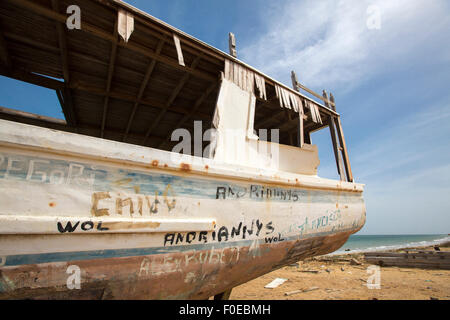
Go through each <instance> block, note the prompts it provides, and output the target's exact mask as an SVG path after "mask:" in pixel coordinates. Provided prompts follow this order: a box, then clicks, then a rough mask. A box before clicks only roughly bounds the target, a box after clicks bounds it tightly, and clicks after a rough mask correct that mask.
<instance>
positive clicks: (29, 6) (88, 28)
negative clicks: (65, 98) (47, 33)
mask: <svg viewBox="0 0 450 320" xmlns="http://www.w3.org/2000/svg"><path fill="white" fill-rule="evenodd" d="M3 1H8V2H11V3H13V4H14V5H16V6H20V7H22V8H24V9H26V10H29V11H32V12H34V13H36V14H39V15H41V16H43V17H46V18H48V19H51V20H55V21H58V22H59V23H63V24H65V23H66V19H67V16H66V15H63V14H59V13H57V12H55V11H53V10H51V9H48V8H46V7H44V6H42V5H40V4H37V3H34V2H32V1H30V0H3ZM81 31H82V32H87V33H90V34H92V35H94V36H96V37H98V38H101V39H103V40H107V41H110V42H118V45H119V46H121V47H124V48H127V49H129V50H132V51H134V52H136V53H139V54H141V55H143V56H146V57H149V58H152V59H155V60H157V61H158V62H162V63H165V64H167V65H169V66H171V67H173V68H175V69H178V70H181V71H184V72H188V73H190V74H191V75H193V76H196V77H199V78H202V79H205V80H208V81H211V82H215V81H216V78H215V77H214V76H211V75H210V74H208V73H206V72H203V71H200V70H195V69H192V68H191V67H183V66H180V65H179V64H178V60H175V59H173V58H170V57H167V56H163V55H160V54H156V52H154V51H151V50H149V49H148V48H146V47H143V46H141V45H138V44H136V43H133V42H132V41H130V42H128V43H124V42H123V41H120V42H119V40H118V38H117V37H115V36H114V33H108V32H105V31H104V30H102V29H100V28H98V27H96V26H93V25H91V24H89V23H88V22H86V21H83V27H82V28H81Z"/></svg>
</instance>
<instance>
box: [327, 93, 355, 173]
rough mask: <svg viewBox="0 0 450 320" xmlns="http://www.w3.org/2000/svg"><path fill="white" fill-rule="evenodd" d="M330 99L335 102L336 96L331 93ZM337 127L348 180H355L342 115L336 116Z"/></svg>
mask: <svg viewBox="0 0 450 320" xmlns="http://www.w3.org/2000/svg"><path fill="white" fill-rule="evenodd" d="M330 99H331V100H332V101H333V103H334V97H333V95H332V94H330ZM336 129H337V133H338V138H339V144H340V145H341V151H342V158H343V160H344V166H345V172H346V173H347V181H348V182H353V174H352V168H351V166H350V160H349V157H348V152H347V144H346V143H345V138H344V130H342V124H341V117H340V116H338V117H336Z"/></svg>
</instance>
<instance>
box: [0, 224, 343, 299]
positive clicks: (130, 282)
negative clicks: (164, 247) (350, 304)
mask: <svg viewBox="0 0 450 320" xmlns="http://www.w3.org/2000/svg"><path fill="white" fill-rule="evenodd" d="M350 233H351V232H344V233H340V234H337V235H332V236H324V237H315V238H310V239H304V240H292V241H285V242H280V243H277V244H262V245H260V246H258V248H257V250H256V252H255V249H254V248H252V247H251V246H245V247H240V248H239V249H238V250H237V248H238V247H227V248H223V249H212V250H211V249H207V250H190V251H183V252H178V253H170V254H155V255H147V256H138V257H136V256H134V257H126V258H109V259H94V260H79V261H70V262H53V263H43V264H31V265H21V266H11V267H3V268H1V277H0V299H207V298H208V297H210V296H213V295H215V294H218V293H220V292H223V291H225V290H227V289H230V288H233V287H235V286H237V285H240V284H242V283H245V282H247V281H249V280H251V279H254V278H256V277H259V276H261V275H263V274H265V273H268V272H270V271H273V270H275V269H277V268H280V267H282V266H284V265H287V264H290V263H292V262H295V261H298V260H302V259H304V258H306V257H310V256H314V255H318V254H325V253H328V252H332V251H334V250H336V249H338V248H339V247H340V246H342V245H343V244H344V243H345V241H347V238H348V236H349V235H350ZM189 259H190V260H189ZM186 261H188V262H186ZM70 265H77V266H79V267H80V269H81V270H82V273H81V279H82V281H81V289H73V290H69V289H68V288H67V286H66V281H67V277H68V275H67V273H66V270H67V268H68V266H70Z"/></svg>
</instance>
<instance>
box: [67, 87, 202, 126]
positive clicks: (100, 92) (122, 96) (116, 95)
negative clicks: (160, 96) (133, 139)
mask: <svg viewBox="0 0 450 320" xmlns="http://www.w3.org/2000/svg"><path fill="white" fill-rule="evenodd" d="M72 89H76V90H80V91H85V92H88V93H91V94H94V95H97V96H102V97H104V96H105V95H106V91H105V90H104V89H103V88H98V87H94V86H92V85H88V84H83V83H81V82H78V83H76V84H75V85H73V86H72ZM109 97H110V98H113V99H117V100H122V101H127V102H133V103H136V102H137V101H138V100H137V99H136V96H132V95H128V94H126V93H120V92H114V91H110V92H109ZM139 104H140V105H145V106H149V107H152V108H156V109H164V108H166V104H165V103H161V102H159V101H157V100H153V99H146V100H143V99H141V100H139ZM167 110H168V111H172V112H176V113H180V114H187V113H189V108H188V107H186V106H173V105H172V106H170V107H169V108H167ZM199 116H201V117H203V118H204V119H209V118H210V117H211V116H210V115H208V114H205V113H199ZM122 135H123V132H122Z"/></svg>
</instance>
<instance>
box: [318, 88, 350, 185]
mask: <svg viewBox="0 0 450 320" xmlns="http://www.w3.org/2000/svg"><path fill="white" fill-rule="evenodd" d="M322 94H323V97H324V98H325V99H326V100H328V94H327V92H326V91H325V90H323V92H322ZM327 107H328V105H327ZM328 127H329V128H330V135H331V142H332V143H333V153H334V158H335V160H336V168H337V171H338V174H339V176H340V178H341V181H344V180H345V177H344V169H343V166H342V160H341V156H340V150H339V148H340V147H339V146H338V144H337V137H336V128H335V127H336V125H335V121H334V117H333V116H331V115H329V116H328Z"/></svg>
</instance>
